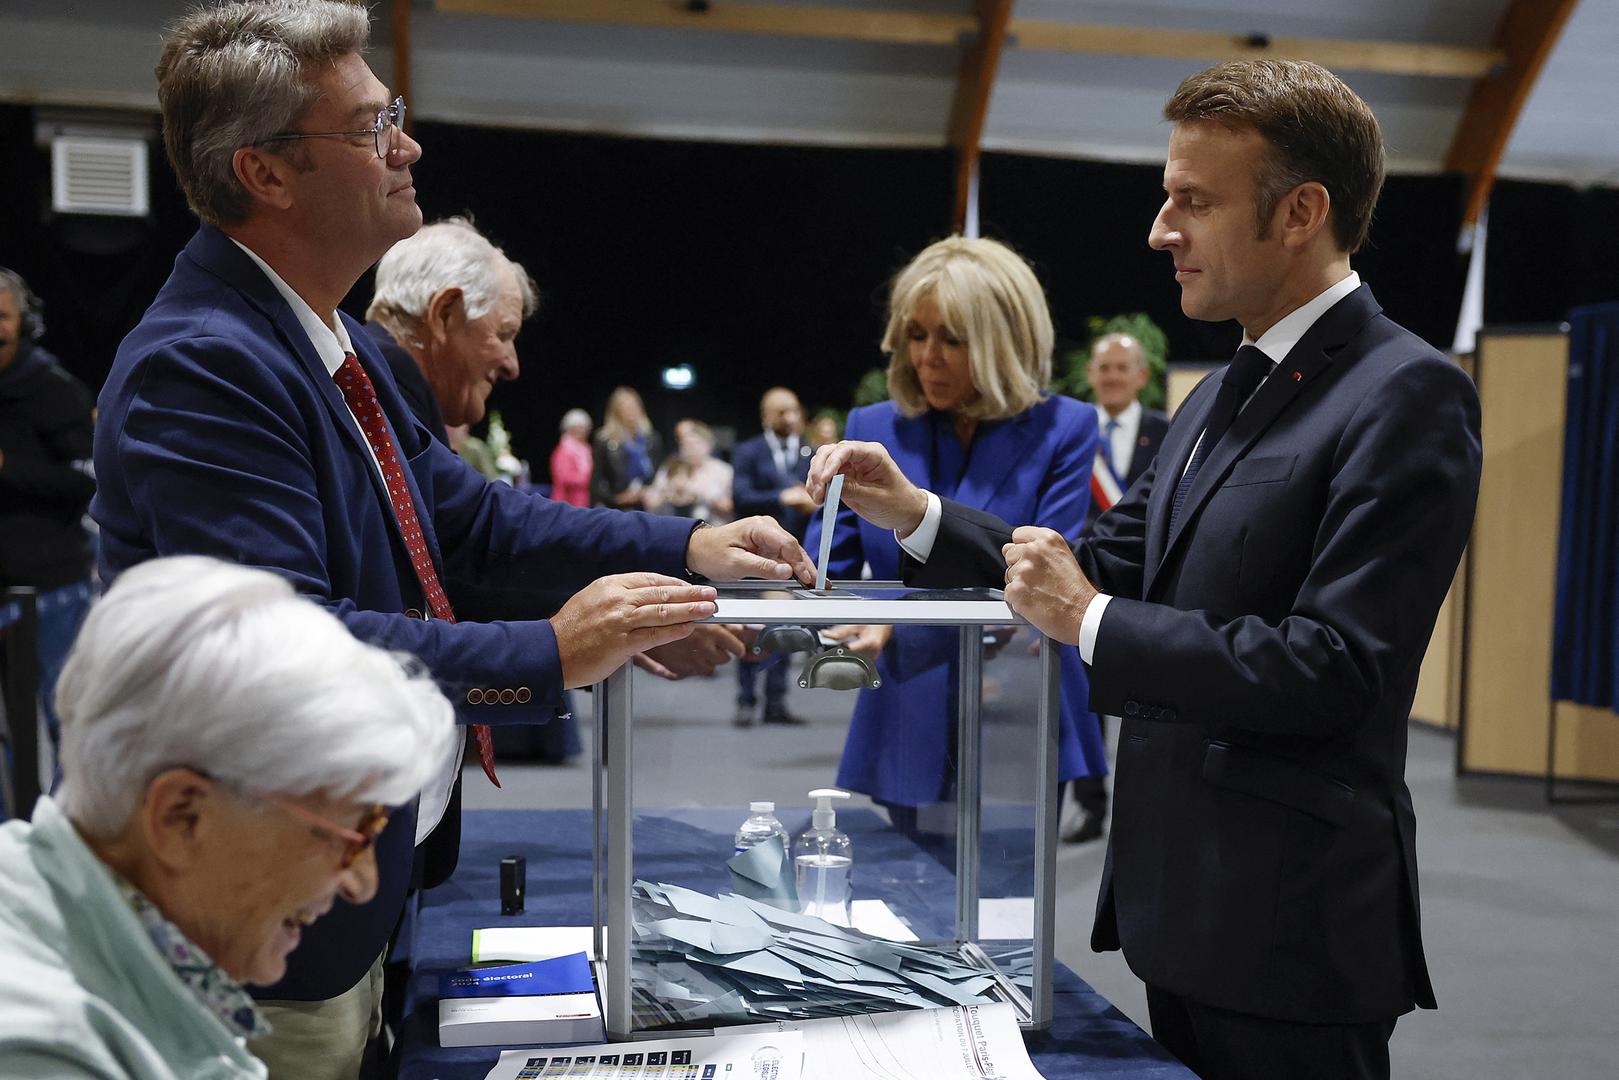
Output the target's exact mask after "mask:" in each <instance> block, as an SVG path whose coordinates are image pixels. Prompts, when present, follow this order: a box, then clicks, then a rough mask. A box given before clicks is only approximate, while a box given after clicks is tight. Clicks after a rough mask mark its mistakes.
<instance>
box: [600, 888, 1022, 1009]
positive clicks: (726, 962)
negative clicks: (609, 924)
mask: <svg viewBox="0 0 1619 1080" xmlns="http://www.w3.org/2000/svg"><path fill="white" fill-rule="evenodd" d="M631 902H632V910H631V918H632V922H633V932H634V933H633V937H632V941H631V958H632V961H633V962H632V965H631V985H632V989H633V991H634V1006H633V1007H634V1011H635V1022H636V1026H637V1027H638V1028H640V1029H643V1030H652V1029H656V1028H659V1027H669V1026H680V1025H688V1026H689V1025H692V1024H694V1023H704V1024H725V1023H733V1024H734V1023H746V1022H748V1021H750V1020H805V1019H816V1018H822V1017H830V1016H847V1015H850V1014H855V1013H866V1012H877V1011H889V1010H893V1009H928V1008H934V1007H937V1006H941V1005H944V1006H950V1005H971V1006H976V1005H986V1004H989V1003H991V1002H995V1001H1001V1000H1004V992H1003V987H1002V984H1001V980H1000V979H999V978H998V977H997V972H996V971H995V970H992V969H990V968H986V967H984V966H983V965H982V964H980V963H975V962H972V961H970V960H968V959H966V958H964V957H963V956H962V955H961V953H960V952H959V951H958V950H957V949H956V947H955V946H954V945H953V944H949V943H946V944H941V945H925V944H906V943H901V942H896V941H887V940H883V939H881V938H877V937H872V936H870V935H867V934H863V933H861V932H859V931H857V930H852V929H849V928H846V927H840V926H834V925H832V924H831V923H828V922H826V921H824V920H822V919H817V918H815V917H813V916H810V915H802V914H799V913H798V912H796V911H785V910H782V909H780V908H777V907H773V906H771V905H770V904H768V903H765V902H763V901H760V900H755V899H753V898H752V897H749V896H742V895H733V896H721V897H713V896H707V895H705V894H703V893H697V892H693V891H691V890H690V889H684V888H681V887H680V886H677V885H667V884H653V883H652V882H647V881H637V882H635V884H634V886H633V887H632V889H631Z"/></svg>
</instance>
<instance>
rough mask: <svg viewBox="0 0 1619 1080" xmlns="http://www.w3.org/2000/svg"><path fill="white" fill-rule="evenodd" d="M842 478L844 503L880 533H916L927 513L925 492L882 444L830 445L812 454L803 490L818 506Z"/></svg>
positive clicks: (839, 443) (847, 443) (842, 443)
mask: <svg viewBox="0 0 1619 1080" xmlns="http://www.w3.org/2000/svg"><path fill="white" fill-rule="evenodd" d="M840 474H841V475H842V476H843V478H844V479H843V501H844V502H845V503H846V504H848V507H849V509H851V510H853V511H854V512H855V513H857V514H859V515H860V516H861V517H863V518H865V519H866V520H867V521H869V522H871V523H872V524H873V525H875V526H877V527H878V528H880V529H894V530H897V531H898V532H899V533H900V535H902V536H903V535H906V534H909V533H911V532H914V531H915V530H916V527H917V526H918V525H920V524H921V523H922V515H923V514H925V513H926V512H927V508H928V497H927V492H925V491H923V490H922V489H921V488H919V487H917V486H916V485H915V484H913V483H911V482H910V481H909V480H908V479H906V477H905V474H904V473H903V472H901V471H900V469H899V466H898V465H896V464H894V459H893V458H892V457H890V456H889V455H888V451H887V450H886V449H884V447H883V445H882V444H881V443H874V442H847V441H845V442H838V443H830V444H828V445H826V446H823V447H821V448H820V449H819V450H817V451H816V452H815V460H813V461H811V462H810V471H809V479H808V480H806V481H805V482H804V486H805V487H806V488H808V489H809V493H810V497H811V498H812V499H814V500H815V501H816V502H817V503H820V502H821V501H822V500H824V499H825V498H826V491H827V487H828V485H830V484H831V483H832V478H833V477H834V476H838V475H840Z"/></svg>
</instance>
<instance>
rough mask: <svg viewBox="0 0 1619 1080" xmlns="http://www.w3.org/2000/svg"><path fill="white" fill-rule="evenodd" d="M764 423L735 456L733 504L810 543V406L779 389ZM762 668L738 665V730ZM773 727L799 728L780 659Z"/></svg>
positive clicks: (770, 686) (769, 398)
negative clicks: (807, 534)
mask: <svg viewBox="0 0 1619 1080" xmlns="http://www.w3.org/2000/svg"><path fill="white" fill-rule="evenodd" d="M759 423H760V425H761V426H762V427H763V428H764V431H762V432H760V433H759V434H758V435H755V436H754V437H753V438H751V439H744V440H743V441H742V442H740V443H738V444H737V446H736V449H735V450H733V451H732V452H731V466H732V468H733V469H734V470H735V471H734V472H733V474H732V478H731V501H732V502H734V503H735V504H736V512H737V513H738V514H767V515H769V516H771V517H773V518H775V519H776V520H777V521H779V522H780V523H781V526H782V528H784V529H786V530H787V531H788V532H790V533H792V534H793V535H794V536H796V537H797V538H798V539H800V540H802V539H803V538H804V530H805V529H806V528H807V527H808V526H809V515H810V511H811V510H813V509H815V502H814V500H812V499H811V498H810V497H809V492H807V491H805V490H804V477H805V475H806V474H807V473H808V472H809V463H810V455H811V453H812V451H811V450H810V446H809V444H808V443H807V442H805V441H804V407H803V406H802V405H800V404H799V403H798V395H797V394H795V393H793V392H792V391H791V390H789V389H787V388H786V387H785V386H773V387H771V388H770V389H769V390H766V391H765V393H764V396H763V397H762V398H760V399H759ZM760 666H761V665H760V664H757V663H754V662H752V661H749V660H743V661H740V662H739V663H738V664H737V666H736V726H737V727H750V726H752V724H753V718H754V712H755V710H756V709H757V708H758V698H757V697H756V696H755V691H754V684H755V682H757V680H758V676H759V668H760ZM763 720H764V722H765V723H767V724H798V723H802V721H801V720H799V718H798V717H796V716H794V715H793V714H792V713H790V712H788V711H787V665H786V664H785V663H784V662H783V661H782V660H780V659H775V660H772V661H769V662H767V665H766V666H765V707H764V715H763Z"/></svg>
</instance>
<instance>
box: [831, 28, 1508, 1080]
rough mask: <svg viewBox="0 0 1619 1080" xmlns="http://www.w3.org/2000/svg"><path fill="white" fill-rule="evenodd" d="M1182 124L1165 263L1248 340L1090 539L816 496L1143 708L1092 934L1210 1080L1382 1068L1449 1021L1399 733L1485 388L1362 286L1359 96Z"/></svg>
mask: <svg viewBox="0 0 1619 1080" xmlns="http://www.w3.org/2000/svg"><path fill="white" fill-rule="evenodd" d="M1165 116H1166V118H1167V119H1169V120H1171V121H1172V122H1173V123H1174V124H1175V127H1174V130H1173V133H1172V134H1171V136H1170V144H1169V160H1168V164H1167V165H1166V167H1165V170H1164V188H1165V191H1166V193H1167V198H1166V201H1165V202H1164V204H1163V207H1162V209H1161V210H1160V211H1159V213H1158V217H1157V220H1156V221H1155V222H1154V223H1153V227H1152V232H1151V235H1150V243H1151V245H1152V246H1153V247H1154V248H1156V249H1158V250H1161V251H1166V252H1168V253H1170V255H1171V256H1172V257H1173V259H1174V267H1175V276H1176V279H1177V280H1178V281H1179V282H1180V284H1181V307H1182V310H1184V311H1185V312H1186V314H1188V315H1190V316H1191V317H1193V318H1198V319H1209V320H1217V319H1226V318H1235V319H1237V320H1238V322H1240V323H1241V325H1242V328H1243V331H1244V338H1245V345H1244V348H1243V349H1241V350H1240V351H1239V353H1238V355H1237V358H1236V359H1235V360H1234V361H1233V363H1232V365H1231V366H1230V367H1229V368H1228V369H1226V370H1224V371H1221V372H1219V373H1217V374H1216V375H1214V376H1211V377H1210V378H1208V379H1206V380H1205V381H1204V382H1203V383H1202V384H1201V385H1200V386H1199V387H1198V388H1197V389H1196V390H1195V391H1194V392H1193V393H1192V395H1191V396H1190V397H1189V398H1188V399H1187V401H1186V402H1185V404H1183V405H1182V406H1181V409H1180V411H1179V412H1178V413H1177V415H1176V418H1175V421H1174V423H1173V424H1172V425H1171V427H1170V430H1169V434H1168V435H1167V436H1166V438H1165V440H1164V445H1163V449H1162V450H1161V451H1160V452H1159V454H1158V457H1157V459H1156V461H1155V462H1154V463H1153V465H1152V466H1150V467H1149V468H1148V471H1147V473H1146V475H1144V476H1143V477H1142V478H1141V480H1140V482H1139V483H1137V484H1136V485H1135V486H1134V487H1133V488H1132V489H1131V490H1130V493H1129V494H1128V495H1127V496H1126V497H1125V499H1124V500H1123V501H1122V502H1121V503H1120V504H1119V505H1118V506H1116V507H1114V509H1113V511H1112V512H1111V513H1108V514H1104V515H1103V516H1102V518H1101V519H1100V520H1099V521H1098V522H1097V527H1096V531H1095V533H1094V535H1092V536H1091V537H1089V538H1088V539H1086V540H1083V541H1081V542H1080V543H1079V544H1078V545H1076V546H1075V547H1074V548H1072V549H1071V548H1070V547H1069V545H1068V544H1067V543H1065V542H1063V540H1062V538H1061V537H1060V536H1059V535H1057V534H1056V533H1054V532H1051V531H1050V530H1046V529H1038V528H1031V527H1023V528H1019V529H1017V530H1015V531H1014V530H1012V529H1011V528H1010V527H1009V526H1008V525H1006V524H1005V523H1004V522H1001V521H1000V520H998V519H996V518H994V517H993V516H991V515H988V514H985V513H983V512H982V511H975V510H970V509H967V508H965V507H959V506H952V505H951V504H948V503H943V502H942V501H941V500H939V499H938V498H937V497H936V496H933V495H931V494H930V493H927V492H922V491H919V490H918V489H916V488H915V487H913V486H911V485H909V484H908V483H907V482H906V481H904V479H903V475H902V474H901V473H900V472H899V470H898V469H897V468H896V467H894V466H893V464H892V463H891V462H889V461H888V460H887V459H886V457H885V456H884V455H882V454H881V453H880V450H879V449H875V448H873V447H872V446H871V445H870V444H851V443H844V444H841V445H840V446H838V447H829V448H826V449H824V450H823V451H821V454H820V456H818V458H817V460H816V462H815V463H814V465H813V466H812V468H811V472H810V479H809V483H808V486H809V489H810V491H811V493H812V494H816V495H817V496H819V495H820V494H821V493H822V492H823V491H824V489H825V485H826V483H827V481H828V480H829V479H830V478H831V477H832V476H833V475H835V474H837V473H838V472H840V471H842V472H845V473H847V474H848V480H847V481H846V484H845V486H844V489H843V497H844V499H845V500H846V501H847V502H848V503H849V504H850V505H851V506H853V507H854V509H855V510H856V511H857V512H859V513H861V514H862V515H863V516H867V517H868V518H870V519H871V520H873V521H874V522H876V523H878V524H881V525H885V526H887V527H892V528H895V529H896V530H897V531H898V532H899V534H900V535H901V537H902V538H903V539H902V544H903V546H905V547H906V549H907V551H908V552H910V553H911V554H912V556H913V559H912V562H911V566H910V570H911V580H913V582H915V583H916V584H921V585H941V584H951V585H961V584H968V583H979V584H987V583H992V582H996V581H1003V582H1004V584H1005V589H1006V597H1007V601H1008V602H1009V603H1010V604H1011V606H1012V607H1013V608H1014V609H1015V610H1016V611H1018V612H1019V613H1020V614H1021V615H1023V616H1024V617H1025V618H1027V619H1029V620H1030V621H1031V622H1033V623H1034V624H1035V625H1036V626H1038V627H1040V628H1041V629H1042V630H1043V631H1045V632H1046V633H1047V634H1050V635H1051V636H1053V637H1054V638H1057V639H1059V640H1062V641H1065V642H1071V643H1077V644H1078V645H1079V648H1080V653H1081V655H1082V656H1083V657H1084V659H1085V660H1086V662H1087V663H1088V664H1090V666H1091V706H1092V707H1093V708H1095V709H1099V710H1102V711H1106V712H1110V713H1117V714H1120V715H1122V716H1123V717H1124V723H1123V728H1122V731H1121V735H1120V741H1119V754H1118V768H1117V771H1116V773H1115V776H1116V782H1115V799H1114V812H1113V829H1112V833H1111V839H1110V843H1109V847H1108V858H1107V863H1106V867H1105V869H1104V872H1103V879H1102V888H1101V894H1100V896H1099V898H1098V901H1097V910H1096V922H1095V927H1094V929H1093V931H1092V934H1091V945H1092V947H1093V948H1095V949H1098V950H1103V949H1114V948H1121V947H1122V948H1123V950H1124V956H1125V960H1126V961H1127V962H1128V963H1129V965H1130V967H1131V969H1132V970H1133V971H1135V972H1136V974H1138V975H1139V976H1140V977H1141V978H1142V979H1143V980H1144V981H1145V982H1146V984H1147V1003H1148V1009H1149V1011H1150V1014H1151V1018H1152V1027H1153V1033H1154V1035H1155V1036H1157V1038H1158V1039H1159V1041H1161V1042H1162V1043H1164V1045H1165V1046H1167V1047H1168V1048H1169V1049H1170V1050H1171V1051H1173V1052H1174V1053H1175V1054H1176V1055H1177V1056H1179V1057H1180V1058H1181V1059H1182V1060H1183V1061H1185V1062H1186V1063H1187V1064H1188V1065H1190V1066H1191V1067H1192V1068H1193V1070H1194V1071H1196V1072H1198V1073H1199V1075H1201V1076H1204V1077H1218V1078H1225V1077H1244V1078H1252V1077H1305V1076H1308V1077H1311V1078H1336V1077H1387V1076H1388V1075H1389V1071H1390V1068H1389V1055H1388V1039H1389V1036H1390V1035H1391V1034H1392V1032H1393V1029H1394V1024H1395V1021H1396V1019H1397V1018H1398V1017H1399V1016H1400V1015H1402V1014H1403V1013H1405V1012H1407V1011H1409V1010H1410V1009H1412V1008H1413V1007H1415V1006H1421V1007H1426V1008H1432V1007H1434V994H1433V988H1432V985H1431V983H1430V981H1429V977H1428V970H1427V964H1426V961H1425V959H1424V955H1423V947H1422V937H1421V930H1420V917H1419V911H1418V900H1417V864H1416V822H1415V818H1414V815H1413V813H1412V807H1411V796H1410V792H1409V791H1408V789H1407V788H1406V785H1405V778H1404V768H1405V754H1406V726H1407V721H1408V716H1409V711H1410V706H1411V700H1412V697H1413V695H1414V694H1415V690H1416V682H1417V671H1418V668H1419V666H1420V664H1421V662H1422V656H1423V652H1424V650H1425V649H1426V647H1427V643H1428V638H1429V636H1430V634H1431V633H1432V630H1433V625H1434V620H1435V618H1436V616H1437V613H1438V610H1439V605H1440V602H1441V601H1442V600H1443V598H1444V595H1445V592H1446V590H1447V589H1448V587H1449V585H1450V582H1451V579H1452V577H1453V575H1454V574H1455V570H1456V565H1457V562H1458V560H1459V559H1460V556H1461V551H1462V547H1463V545H1464V544H1465V542H1466V540H1467V535H1468V532H1469V529H1470V527H1471V523H1472V520H1473V510H1474V504H1475V502H1476V499H1477V493H1478V479H1479V466H1480V458H1481V454H1480V443H1479V407H1478V397H1477V394H1476V393H1475V391H1474V388H1473V386H1472V384H1471V382H1469V380H1468V379H1467V378H1466V376H1465V375H1464V374H1463V373H1462V372H1461V370H1460V369H1459V368H1457V367H1456V366H1455V365H1454V364H1452V363H1451V362H1450V361H1449V360H1447V359H1446V358H1445V357H1444V356H1442V355H1441V354H1439V353H1438V352H1436V351H1435V350H1434V349H1433V348H1431V347H1430V346H1428V345H1427V344H1426V343H1424V342H1423V341H1421V340H1420V339H1418V338H1417V337H1416V336H1415V335H1413V334H1411V333H1410V332H1408V331H1406V330H1404V329H1402V328H1401V327H1399V326H1397V325H1396V324H1395V323H1394V322H1392V321H1391V320H1389V319H1388V318H1387V317H1386V316H1384V315H1383V314H1382V310H1381V308H1380V307H1379V306H1378V304H1377V301H1376V300H1374V299H1373V298H1372V294H1371V290H1370V289H1369V288H1367V287H1366V286H1365V285H1363V284H1361V282H1360V279H1359V277H1358V275H1356V274H1355V273H1354V272H1353V271H1352V270H1351V269H1350V266H1349V257H1350V255H1351V254H1352V253H1353V252H1354V251H1356V250H1357V249H1358V248H1359V247H1360V246H1361V245H1362V244H1363V243H1364V242H1365V238H1366V233H1367V230H1368V228H1369V225H1370V220H1371V214H1372V208H1373V206H1374V205H1375V203H1376V198H1377V193H1378V190H1379V188H1380V186H1381V183H1382V177H1383V148H1382V140H1381V135H1380V133H1379V131H1378V127H1377V121H1376V119H1375V118H1374V117H1373V116H1372V114H1371V111H1370V110H1369V109H1368V108H1367V107H1366V105H1365V103H1364V102H1362V101H1361V100H1360V99H1359V98H1358V97H1356V96H1355V95H1354V93H1353V92H1352V91H1351V90H1349V89H1348V87H1346V86H1344V84H1343V83H1342V82H1340V81H1339V80H1338V79H1337V78H1336V77H1334V76H1333V75H1331V74H1330V73H1328V72H1326V71H1325V70H1323V69H1321V68H1319V67H1316V66H1315V65H1313V64H1308V63H1304V62H1300V61H1271V60H1254V61H1236V62H1232V63H1227V64H1221V65H1217V66H1216V67H1214V68H1211V69H1209V70H1208V71H1205V72H1203V73H1201V74H1198V75H1194V76H1192V77H1190V78H1189V79H1187V80H1186V81H1185V82H1183V83H1182V84H1181V86H1180V88H1179V89H1178V90H1177V91H1176V93H1175V95H1174V96H1173V97H1172V98H1171V99H1170V101H1169V104H1168V105H1167V106H1166V108H1165ZM1205 442H1206V443H1207V444H1208V445H1200V444H1202V443H1205ZM1076 556H1077V558H1076ZM917 560H920V562H918V561H917Z"/></svg>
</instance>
